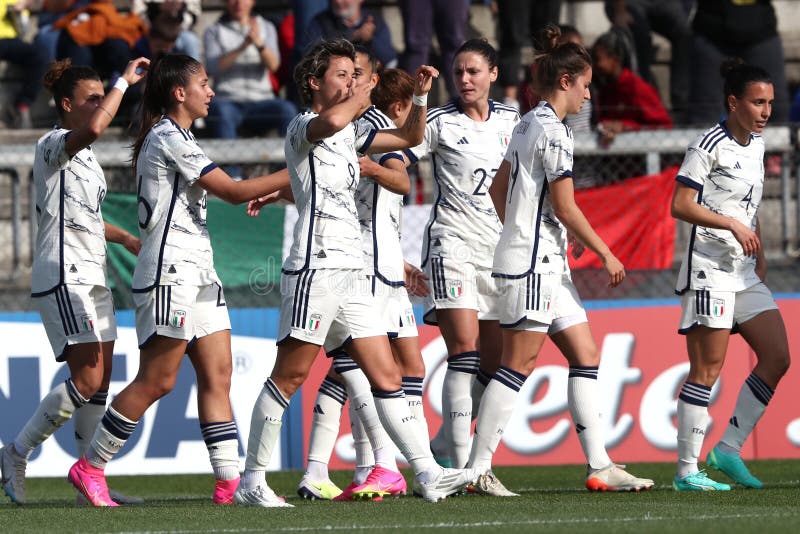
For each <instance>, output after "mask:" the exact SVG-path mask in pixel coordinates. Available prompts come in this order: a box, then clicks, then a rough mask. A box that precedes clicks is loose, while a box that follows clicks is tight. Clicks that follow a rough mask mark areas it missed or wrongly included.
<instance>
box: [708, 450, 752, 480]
mask: <svg viewBox="0 0 800 534" xmlns="http://www.w3.org/2000/svg"><path fill="white" fill-rule="evenodd" d="M706 462H708V465H710V466H711V467H713V468H714V469H716V470H717V471H722V472H723V473H725V474H726V475H728V476H729V477H731V478H732V479H733V481H734V482H737V483H739V484H741V485H742V486H744V487H746V488H753V489H760V488H762V487H763V486H764V484H762V483H761V481H760V480H758V479H757V478H756V477H754V476H753V475H751V474H750V471H748V469H747V466H746V465H744V462H743V461H742V457H741V456H739V455H738V454H735V453H731V452H722V451H721V450H720V448H719V445H717V446H716V447H714V448H713V449H711V451H709V453H708V458H706Z"/></svg>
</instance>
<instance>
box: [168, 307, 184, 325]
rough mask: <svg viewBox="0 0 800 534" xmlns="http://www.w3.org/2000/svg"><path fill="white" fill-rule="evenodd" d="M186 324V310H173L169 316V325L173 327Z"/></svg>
mask: <svg viewBox="0 0 800 534" xmlns="http://www.w3.org/2000/svg"><path fill="white" fill-rule="evenodd" d="M185 324H186V312H185V311H183V310H174V311H173V312H172V316H171V317H170V318H169V325H170V326H172V327H173V328H183V325H185Z"/></svg>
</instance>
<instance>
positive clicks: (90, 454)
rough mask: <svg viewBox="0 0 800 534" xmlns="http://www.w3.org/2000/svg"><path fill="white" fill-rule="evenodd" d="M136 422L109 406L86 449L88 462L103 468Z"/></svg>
mask: <svg viewBox="0 0 800 534" xmlns="http://www.w3.org/2000/svg"><path fill="white" fill-rule="evenodd" d="M138 423H139V422H138V421H131V420H130V419H128V418H127V417H125V416H124V415H122V414H120V413H119V412H118V411H116V410H115V409H114V407H113V406H109V407H108V410H106V414H105V415H104V416H103V419H102V420H101V421H100V424H99V425H97V428H96V429H95V431H94V435H93V436H92V442H91V443H90V444H89V447H88V448H87V449H86V459H87V460H88V461H89V463H90V464H91V465H93V466H94V467H97V468H99V469H105V468H106V464H108V462H110V461H111V459H112V458H113V457H114V455H115V454H117V453H118V452H119V450H120V449H121V448H122V447H123V446H124V445H125V442H127V441H128V438H130V437H131V434H133V431H134V430H136V425H137V424H138Z"/></svg>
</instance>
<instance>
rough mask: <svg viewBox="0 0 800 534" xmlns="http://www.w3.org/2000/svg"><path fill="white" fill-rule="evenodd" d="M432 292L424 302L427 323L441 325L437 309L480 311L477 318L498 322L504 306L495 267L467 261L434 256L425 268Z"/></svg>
mask: <svg viewBox="0 0 800 534" xmlns="http://www.w3.org/2000/svg"><path fill="white" fill-rule="evenodd" d="M424 271H425V274H426V275H428V278H430V280H429V281H428V284H429V285H430V286H431V294H430V295H429V296H428V298H427V299H426V303H425V316H424V318H425V323H426V324H433V325H435V324H438V323H437V320H436V310H437V309H443V310H446V309H468V310H477V312H478V320H480V321H496V320H497V319H498V318H499V313H500V312H499V310H500V306H501V300H500V298H499V297H500V295H499V292H498V286H497V281H496V279H495V278H492V270H491V269H490V268H484V267H479V266H476V265H474V264H472V263H469V262H466V261H461V262H460V261H457V260H454V259H451V258H444V257H442V256H433V257H431V258H430V259H429V260H428V263H427V264H426V265H425V268H424Z"/></svg>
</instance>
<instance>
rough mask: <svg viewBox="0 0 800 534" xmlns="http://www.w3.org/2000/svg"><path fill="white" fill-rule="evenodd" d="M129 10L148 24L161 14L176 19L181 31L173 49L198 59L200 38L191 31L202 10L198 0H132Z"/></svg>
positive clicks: (150, 24) (151, 23)
mask: <svg viewBox="0 0 800 534" xmlns="http://www.w3.org/2000/svg"><path fill="white" fill-rule="evenodd" d="M131 11H132V12H134V13H136V14H137V15H139V16H140V17H141V18H142V20H144V21H145V22H146V23H147V25H148V26H152V25H153V23H154V22H153V21H154V20H155V19H156V18H158V17H159V16H161V15H162V14H168V15H169V16H170V17H171V18H175V19H178V20H179V21H180V27H181V32H180V35H178V39H177V40H176V41H175V45H174V47H173V51H174V52H176V53H180V54H186V55H187V56H190V57H192V58H194V59H197V60H198V61H199V60H200V38H199V37H198V36H197V34H196V33H194V32H193V31H192V27H193V26H194V25H195V23H196V22H197V19H199V18H200V13H201V11H202V7H201V5H200V0H133V3H132V5H131ZM135 55H136V54H134V56H135ZM147 57H150V56H147Z"/></svg>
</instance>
